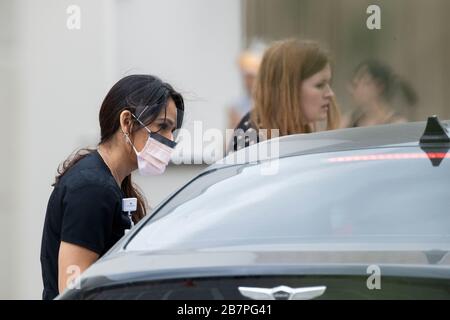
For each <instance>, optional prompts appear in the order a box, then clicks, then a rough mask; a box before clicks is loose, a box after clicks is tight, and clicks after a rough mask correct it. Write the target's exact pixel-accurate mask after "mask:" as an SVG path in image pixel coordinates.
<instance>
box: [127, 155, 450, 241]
mask: <svg viewBox="0 0 450 320" xmlns="http://www.w3.org/2000/svg"><path fill="white" fill-rule="evenodd" d="M273 161H278V162H277V165H278V173H277V174H274V175H263V174H261V166H262V165H261V164H254V165H246V166H234V167H229V168H225V169H220V170H217V172H213V173H210V174H207V175H204V176H201V177H199V178H198V179H196V180H194V181H192V182H191V183H190V184H189V185H187V186H186V187H185V188H184V189H183V190H181V191H180V192H179V193H178V194H177V195H176V196H175V197H174V198H172V199H171V200H170V201H169V202H168V203H167V204H165V205H164V206H162V207H161V208H160V209H159V210H158V212H156V214H155V215H154V216H153V217H152V218H151V219H149V220H148V221H147V223H146V224H145V225H144V226H143V227H142V228H141V230H140V231H139V232H138V233H137V234H136V235H135V236H134V238H133V239H132V240H131V241H130V242H129V243H128V245H127V250H178V249H201V248H214V247H236V246H241V247H242V246H252V245H319V246H320V245H323V246H325V247H329V246H339V245H341V244H348V245H352V244H353V245H356V246H358V248H359V247H360V246H362V247H364V246H366V247H373V246H377V245H381V246H382V247H383V248H385V249H386V248H388V247H389V246H392V248H394V247H396V246H397V247H398V246H400V247H402V248H405V247H406V248H409V247H411V248H414V249H418V248H419V247H424V248H422V249H436V250H448V248H449V247H450V159H448V154H447V153H446V150H434V151H433V152H429V154H427V153H425V152H424V151H422V150H421V149H419V148H415V147H409V148H388V149H386V148H383V149H370V150H362V151H361V150H359V151H345V152H333V153H321V154H315V155H303V156H293V157H288V158H282V159H279V160H272V162H273ZM272 164H273V163H272ZM362 247H361V248H362Z"/></svg>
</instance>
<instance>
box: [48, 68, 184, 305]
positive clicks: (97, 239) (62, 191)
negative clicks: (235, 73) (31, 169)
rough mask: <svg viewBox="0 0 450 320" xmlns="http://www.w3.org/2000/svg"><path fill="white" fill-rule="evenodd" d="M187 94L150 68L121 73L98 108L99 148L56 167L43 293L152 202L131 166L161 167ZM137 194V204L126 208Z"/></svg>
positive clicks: (59, 287)
mask: <svg viewBox="0 0 450 320" xmlns="http://www.w3.org/2000/svg"><path fill="white" fill-rule="evenodd" d="M183 110H184V103H183V98H182V96H181V95H180V94H179V93H178V92H176V91H175V90H174V89H173V88H172V87H171V86H170V85H169V84H167V83H164V82H162V81H161V80H160V79H158V78H156V77H154V76H150V75H131V76H127V77H125V78H123V79H121V80H119V81H118V82H117V83H116V84H115V85H114V86H113V87H112V88H111V90H110V91H109V92H108V94H107V95H106V97H105V99H104V101H103V103H102V106H101V108H100V113H99V120H100V130H101V138H100V143H99V144H98V147H97V149H81V150H80V151H78V152H77V153H76V154H75V155H74V156H72V157H69V158H68V159H67V160H66V161H64V162H63V164H62V165H61V166H60V167H59V168H58V175H57V176H56V179H55V183H54V184H53V186H54V189H53V192H52V194H51V196H50V199H49V201H48V206H47V212H46V216H45V223H44V231H43V236H42V244H41V266H42V277H43V282H44V292H43V299H53V298H55V297H56V296H57V295H58V294H59V293H61V292H62V291H63V290H64V289H65V288H66V286H67V285H68V280H70V278H72V277H73V275H72V273H76V274H78V273H81V272H83V271H84V270H86V269H87V268H88V267H89V266H90V265H91V264H93V263H94V262H95V261H96V260H97V259H98V258H99V257H101V256H102V255H104V254H105V253H106V252H107V251H108V250H109V249H110V248H111V247H112V246H113V245H114V244H115V243H116V242H117V241H118V240H119V239H120V238H121V237H122V236H123V235H124V233H125V230H126V229H130V228H131V227H132V226H133V224H134V223H137V222H138V221H139V220H141V219H142V218H143V217H144V216H145V214H146V210H147V204H146V200H145V198H144V196H143V195H142V193H141V192H140V191H139V190H138V188H137V186H136V185H135V184H134V183H133V182H132V181H131V172H132V171H134V170H136V169H139V172H140V173H141V174H142V175H149V176H151V175H159V174H162V173H163V172H164V170H165V168H166V165H167V164H168V162H169V160H170V156H171V153H172V150H173V148H174V147H175V142H173V140H174V137H173V131H174V130H175V129H177V128H179V127H180V126H181V124H182V120H183ZM123 198H135V200H136V204H137V210H136V211H135V212H134V213H132V215H128V214H127V213H126V212H123V211H122V199H123Z"/></svg>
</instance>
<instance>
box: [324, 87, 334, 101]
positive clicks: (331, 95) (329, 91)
mask: <svg viewBox="0 0 450 320" xmlns="http://www.w3.org/2000/svg"><path fill="white" fill-rule="evenodd" d="M327 89H328V90H327V92H326V93H325V97H327V98H332V97H334V91H333V89H331V87H330V86H329V85H328V87H327Z"/></svg>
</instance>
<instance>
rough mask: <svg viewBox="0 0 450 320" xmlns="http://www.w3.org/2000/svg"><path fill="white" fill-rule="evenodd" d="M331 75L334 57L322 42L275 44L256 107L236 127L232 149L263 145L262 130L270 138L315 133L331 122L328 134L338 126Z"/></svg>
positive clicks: (262, 70)
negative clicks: (273, 132) (275, 131)
mask: <svg viewBox="0 0 450 320" xmlns="http://www.w3.org/2000/svg"><path fill="white" fill-rule="evenodd" d="M331 76H332V71H331V65H330V58H329V56H328V54H327V52H326V51H325V50H324V49H323V48H321V47H320V45H319V44H318V43H317V42H314V41H301V40H297V39H288V40H283V41H278V42H275V43H274V44H273V45H272V46H270V47H269V48H268V49H267V50H266V51H265V53H264V56H263V59H262V62H261V66H260V69H259V72H258V75H257V78H256V83H255V88H254V92H253V99H254V108H253V110H252V111H251V112H249V113H248V114H247V115H245V116H244V118H243V119H242V120H241V122H240V123H239V125H238V127H237V128H236V129H235V135H234V137H233V141H232V144H233V150H235V151H236V150H239V149H241V148H243V147H246V146H248V145H251V144H253V143H256V142H258V141H259V139H260V138H261V137H259V135H258V132H259V131H260V129H267V138H270V129H278V130H279V135H280V136H284V135H291V134H297V133H310V132H314V131H316V129H317V123H318V122H321V121H326V128H327V130H331V129H336V128H339V125H340V112H339V108H338V106H337V104H336V101H335V96H334V92H333V90H332V89H331V84H330V82H331ZM254 133H256V134H254Z"/></svg>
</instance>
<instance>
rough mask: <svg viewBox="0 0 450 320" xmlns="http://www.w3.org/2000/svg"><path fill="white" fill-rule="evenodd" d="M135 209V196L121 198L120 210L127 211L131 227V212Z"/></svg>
mask: <svg viewBox="0 0 450 320" xmlns="http://www.w3.org/2000/svg"><path fill="white" fill-rule="evenodd" d="M136 210H137V199H136V198H124V199H122V211H123V212H128V218H129V219H130V223H131V227H133V226H134V222H133V219H132V217H131V212H134V211H136Z"/></svg>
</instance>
